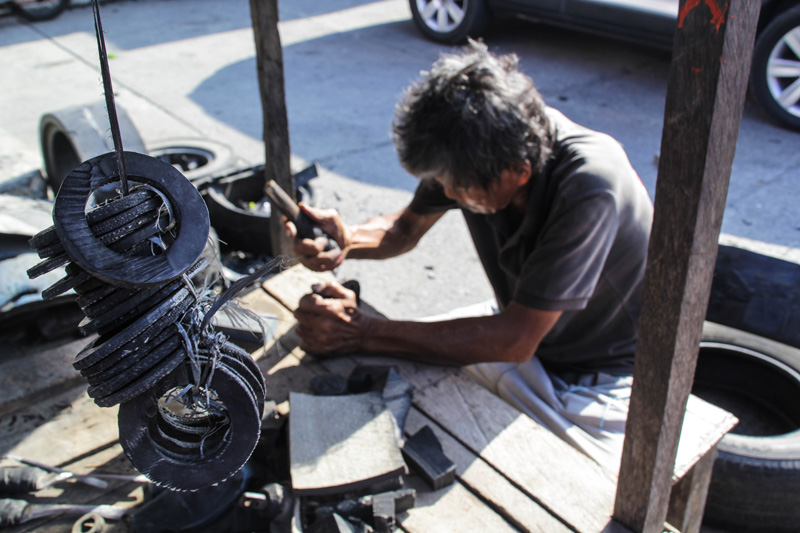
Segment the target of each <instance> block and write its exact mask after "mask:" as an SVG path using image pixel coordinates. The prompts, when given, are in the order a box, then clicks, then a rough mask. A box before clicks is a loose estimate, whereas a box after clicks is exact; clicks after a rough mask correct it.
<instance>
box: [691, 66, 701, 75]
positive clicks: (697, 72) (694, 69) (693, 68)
mask: <svg viewBox="0 0 800 533" xmlns="http://www.w3.org/2000/svg"><path fill="white" fill-rule="evenodd" d="M702 70H703V69H701V68H698V67H692V72H694V73H695V74H700V72H702Z"/></svg>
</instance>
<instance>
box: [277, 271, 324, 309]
mask: <svg viewBox="0 0 800 533" xmlns="http://www.w3.org/2000/svg"><path fill="white" fill-rule="evenodd" d="M335 280H336V278H335V277H334V276H333V274H332V273H330V272H314V271H313V270H309V269H307V268H306V267H304V266H303V265H295V266H293V267H292V268H289V269H287V270H284V271H283V272H281V273H280V274H278V275H276V276H273V277H271V278H269V279H268V280H266V281H265V282H264V283H263V284H262V287H263V288H264V290H265V291H267V293H268V294H269V295H270V296H272V297H273V298H275V299H276V300H278V301H279V302H280V303H282V304H283V305H285V306H286V308H287V309H289V310H290V311H294V310H295V309H297V306H298V305H299V303H300V298H302V297H303V296H305V295H306V294H308V293H310V292H311V286H312V285H314V284H316V283H326V282H331V281H335Z"/></svg>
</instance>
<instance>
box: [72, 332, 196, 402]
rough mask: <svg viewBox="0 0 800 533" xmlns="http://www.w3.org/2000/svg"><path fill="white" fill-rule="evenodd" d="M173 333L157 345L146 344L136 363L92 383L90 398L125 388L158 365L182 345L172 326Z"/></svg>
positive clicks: (140, 350) (140, 349)
mask: <svg viewBox="0 0 800 533" xmlns="http://www.w3.org/2000/svg"><path fill="white" fill-rule="evenodd" d="M172 329H173V331H172V332H171V333H172V335H171V336H169V337H168V338H167V339H166V341H164V342H163V343H161V344H159V345H157V346H148V345H147V344H145V345H144V346H143V347H141V348H139V349H138V350H137V352H141V357H140V358H139V359H138V360H136V362H135V363H134V364H132V365H131V366H129V367H128V368H126V369H125V371H124V372H120V373H119V374H117V375H116V376H114V377H112V378H111V379H105V380H103V381H102V382H101V383H97V384H94V385H91V386H90V387H89V390H88V391H87V393H88V394H89V397H90V398H102V397H104V396H108V395H110V394H112V393H114V392H116V391H118V390H120V389H123V388H125V386H127V385H129V384H130V383H131V382H132V381H134V380H135V379H136V378H137V377H139V376H141V375H143V374H145V373H146V372H148V371H149V370H150V369H152V368H154V367H155V366H157V365H158V364H159V363H161V361H163V360H164V359H165V358H166V357H167V356H168V355H170V354H171V353H173V352H174V351H175V350H176V349H177V348H178V347H179V346H180V341H181V338H180V334H179V333H178V332H177V331H175V330H174V328H172Z"/></svg>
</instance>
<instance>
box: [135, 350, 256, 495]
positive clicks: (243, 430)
mask: <svg viewBox="0 0 800 533" xmlns="http://www.w3.org/2000/svg"><path fill="white" fill-rule="evenodd" d="M214 351H216V352H217V354H216V356H215V355H214V354H211V353H208V352H207V351H206V350H205V349H204V350H202V351H200V352H199V353H197V354H196V356H197V357H196V360H197V362H198V363H199V371H200V372H201V373H202V374H204V375H205V376H204V378H202V381H203V384H202V385H201V386H198V387H192V388H186V387H185V386H184V384H185V383H186V382H187V381H190V379H188V377H187V376H181V375H180V373H177V372H176V373H173V374H172V375H171V376H170V377H169V379H165V380H162V381H161V382H160V383H159V385H158V386H157V387H155V388H153V389H151V390H149V391H148V392H147V393H145V394H142V395H140V396H138V397H137V398H135V399H134V400H133V401H130V402H126V403H124V404H122V405H121V406H120V413H119V432H120V441H121V443H122V446H123V448H124V449H125V450H126V453H127V454H128V457H129V458H130V459H131V462H133V464H134V466H135V467H136V468H137V470H139V471H140V472H142V473H143V474H144V475H146V476H147V477H148V478H150V479H154V480H168V481H165V482H164V483H162V484H164V485H166V486H168V487H169V488H171V489H173V490H196V489H199V488H202V487H205V486H208V485H211V484H213V483H216V482H218V481H220V480H221V479H227V478H229V477H230V476H232V475H233V474H235V473H236V472H237V471H238V470H239V468H241V466H242V465H243V464H244V463H245V462H246V461H247V460H248V459H249V457H250V455H251V454H252V452H253V450H254V449H255V446H256V444H257V443H258V438H259V436H260V426H259V428H258V429H259V431H253V429H254V422H255V421H258V422H259V423H260V420H261V417H262V416H263V406H264V395H265V388H264V381H263V377H262V376H261V372H260V371H259V369H258V367H257V366H256V365H255V363H254V362H253V360H252V359H251V358H250V356H249V355H248V354H247V352H245V351H243V350H242V349H241V348H239V347H238V346H236V345H234V344H231V343H229V342H227V341H223V342H222V343H220V344H219V345H217V346H216V347H215V348H214ZM183 370H184V371H188V370H189V368H188V367H183ZM142 428H145V430H144V431H142ZM187 467H191V470H190V471H191V475H190V476H187V475H185V471H186V469H187Z"/></svg>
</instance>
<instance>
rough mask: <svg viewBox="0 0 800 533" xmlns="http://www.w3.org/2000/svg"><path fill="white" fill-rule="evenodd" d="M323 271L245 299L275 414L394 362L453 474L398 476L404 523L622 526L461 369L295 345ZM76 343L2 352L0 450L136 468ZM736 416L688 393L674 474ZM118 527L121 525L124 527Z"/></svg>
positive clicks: (536, 432)
mask: <svg viewBox="0 0 800 533" xmlns="http://www.w3.org/2000/svg"><path fill="white" fill-rule="evenodd" d="M328 276H330V275H329V274H328V275H320V274H315V273H311V272H310V271H308V270H305V269H303V268H302V267H295V268H293V269H290V270H288V271H286V272H284V273H282V274H281V275H279V276H277V277H275V278H272V279H271V280H269V281H268V282H267V283H265V284H264V286H263V288H259V289H256V290H255V291H253V292H250V293H249V294H248V295H246V296H245V297H244V298H243V299H242V300H243V302H244V303H245V304H246V306H247V307H249V308H251V309H254V310H257V311H261V312H266V313H272V314H275V315H277V316H278V317H279V321H278V327H277V331H275V332H274V333H275V339H274V340H273V341H272V342H271V343H270V344H269V345H268V346H267V347H266V348H259V349H257V350H255V351H254V352H253V356H254V358H255V359H256V360H257V362H258V365H259V366H260V368H261V369H262V371H263V373H264V376H265V379H266V383H267V390H268V397H269V399H271V400H274V401H276V402H277V403H278V404H279V410H281V411H283V412H287V411H288V408H289V406H288V402H287V399H288V395H289V392H292V391H294V392H308V390H309V383H310V380H311V379H312V378H313V377H314V376H316V375H318V374H321V373H329V372H334V373H339V374H341V375H343V376H347V375H348V374H349V373H350V371H351V370H352V369H353V368H354V367H355V366H356V365H357V364H359V362H368V363H369V364H373V365H375V364H387V365H394V366H395V367H396V368H397V369H398V371H399V372H400V374H401V375H402V377H403V378H404V379H405V380H407V381H408V382H410V383H411V384H413V385H414V387H415V393H414V398H413V407H412V409H411V413H410V415H409V417H408V421H407V425H406V428H405V430H406V434H407V435H411V434H413V433H415V432H416V431H417V430H418V429H420V428H421V427H422V426H424V425H428V426H430V427H431V428H432V429H433V430H434V432H435V433H436V435H437V436H438V438H439V440H440V441H441V443H442V446H443V448H444V451H445V453H446V454H447V455H448V456H449V457H450V458H451V459H452V460H453V461H454V462H455V463H456V465H457V479H456V482H455V484H453V485H451V486H449V487H445V488H443V489H440V490H438V491H431V490H429V489H427V487H426V486H425V485H424V483H423V482H422V481H421V480H420V479H419V478H417V477H416V476H414V475H408V476H406V479H405V481H406V485H407V486H409V487H413V488H416V489H417V503H416V506H415V507H414V508H413V509H411V510H409V511H408V512H407V513H403V515H401V517H400V519H401V522H400V526H401V528H402V530H404V531H408V532H425V533H430V532H437V531H442V532H452V531H464V532H469V531H476V532H478V531H480V532H484V531H492V532H498V531H517V530H519V531H542V532H548V533H558V532H567V531H579V532H600V531H608V532H612V531H626V529H625V528H623V527H622V526H620V525H619V524H617V523H616V522H614V521H613V520H612V518H611V516H612V512H613V510H614V495H615V490H616V478H615V476H613V475H611V474H609V473H608V472H606V471H604V470H603V469H602V468H601V467H599V466H598V465H597V464H596V463H594V462H593V461H591V460H590V459H588V458H587V457H586V456H584V455H582V454H581V453H579V452H577V451H576V450H575V449H573V448H571V447H570V446H568V445H566V444H565V443H563V442H562V441H561V440H559V439H558V438H557V437H555V436H553V435H552V434H551V433H549V432H548V431H547V430H545V429H544V428H542V427H541V426H539V425H538V424H537V423H535V422H534V421H533V420H531V419H530V418H528V417H527V416H525V415H523V414H521V413H520V412H518V411H517V410H516V409H514V408H513V407H511V406H509V405H508V404H506V403H505V402H504V401H502V400H501V399H500V398H498V397H496V396H495V395H493V394H492V393H490V392H488V391H487V390H486V389H483V388H482V387H481V386H479V385H477V384H476V383H474V382H473V381H471V380H470V379H469V378H467V377H466V376H465V375H464V374H462V373H461V371H459V369H457V368H453V367H439V366H431V365H422V364H415V363H408V362H403V361H399V360H396V359H389V358H382V357H370V356H368V355H363V356H358V357H339V358H333V359H315V358H313V357H311V356H308V355H306V354H305V353H303V351H302V350H300V349H299V348H298V347H297V346H298V341H299V339H298V337H297V336H296V335H295V333H294V329H293V326H294V319H293V316H292V314H291V311H290V310H291V309H294V308H295V307H296V305H297V301H298V300H299V298H300V296H302V294H305V293H307V292H309V288H310V286H311V284H312V283H314V282H318V281H319V280H320V279H325V278H326V277H328ZM363 305H364V306H365V307H367V308H368V304H363ZM372 312H376V311H374V310H372ZM83 342H85V341H76V340H74V339H72V340H69V341H68V342H65V343H62V345H60V346H55V347H54V346H50V347H48V349H49V351H42V350H39V351H35V350H34V352H33V353H27V354H17V355H16V356H15V357H13V358H11V359H8V360H6V359H2V360H0V416H1V417H2V418H0V455H5V454H15V455H20V456H24V457H26V458H29V459H34V460H38V461H41V462H45V463H48V464H54V465H58V466H61V467H63V468H68V469H69V470H73V471H76V472H79V473H89V472H93V471H94V472H104V473H132V472H133V471H132V469H131V467H130V464H129V463H128V461H127V459H126V458H125V457H124V455H123V454H122V451H121V448H120V446H119V444H118V441H117V424H116V409H115V408H112V409H102V408H99V407H97V406H95V405H94V403H92V401H91V400H90V399H89V398H88V397H87V396H86V392H85V389H86V386H85V385H84V384H83V383H81V382H80V380H77V381H76V380H75V377H76V376H77V377H80V376H78V374H77V372H74V371H73V370H72V367H71V365H70V363H71V354H72V352H73V350H74V351H75V352H77V350H78V349H79V348H80V347H81V346H83ZM55 354H58V355H55ZM32 376H35V379H32ZM733 423H735V419H733V418H732V417H731V416H730V415H728V414H727V413H725V412H724V411H721V410H719V409H717V408H715V407H713V406H711V405H709V404H706V403H705V402H702V401H700V400H696V399H692V400H691V402H690V406H689V409H688V411H687V421H686V422H685V424H684V434H685V438H684V439H682V444H681V447H680V449H679V456H678V463H679V464H678V465H677V466H676V479H677V478H679V477H682V476H684V474H685V473H686V472H688V471H689V470H690V469H691V467H692V466H693V465H694V464H695V463H697V461H698V460H699V459H700V457H701V456H702V455H703V454H705V452H706V451H708V450H710V449H713V447H714V445H715V444H716V442H717V441H718V440H719V438H721V437H722V435H724V433H725V432H726V431H727V430H728V429H730V427H731V426H732V424H733ZM684 441H685V443H686V444H685V445H684V444H683V443H684ZM0 463H1V464H12V463H11V462H9V461H7V460H3V461H2V462H0ZM142 498H143V487H141V486H137V485H136V484H130V483H123V482H116V483H112V487H111V489H110V490H106V491H100V490H98V489H94V488H92V487H85V486H81V485H78V484H72V483H62V484H61V485H59V486H58V487H57V488H50V489H46V490H44V491H40V492H39V493H36V494H35V498H33V499H31V501H33V500H35V501H37V502H40V503H42V502H47V503H49V502H53V503H59V502H69V503H91V504H115V505H124V506H128V507H133V506H136V505H138V504H139V503H141V501H142ZM72 523H73V519H58V520H50V521H49V522H47V523H42V522H32V523H30V524H26V525H24V526H21V527H17V528H12V529H9V531H28V530H33V529H35V530H37V531H69V530H70V528H71V526H72ZM116 527H117V529H118V530H119V531H125V530H127V526H126V525H125V524H124V523H118V524H117V525H116Z"/></svg>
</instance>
